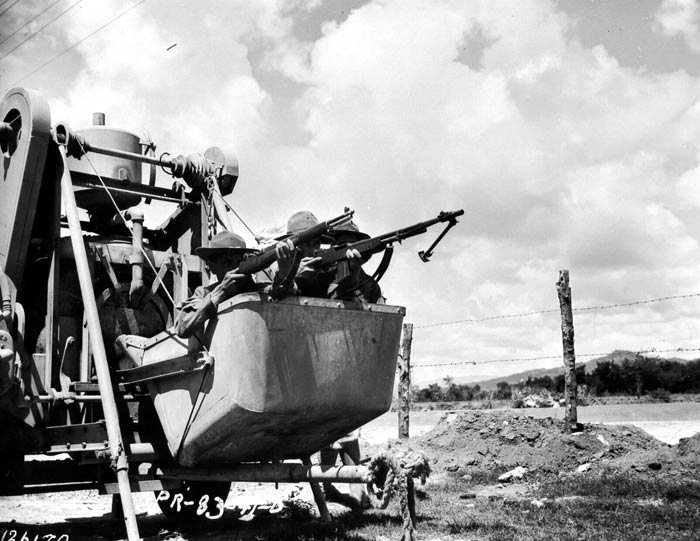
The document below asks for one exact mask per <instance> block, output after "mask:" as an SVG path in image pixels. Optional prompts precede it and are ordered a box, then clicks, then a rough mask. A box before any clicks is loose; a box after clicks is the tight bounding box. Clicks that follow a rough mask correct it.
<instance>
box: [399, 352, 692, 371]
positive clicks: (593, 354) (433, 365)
mask: <svg viewBox="0 0 700 541" xmlns="http://www.w3.org/2000/svg"><path fill="white" fill-rule="evenodd" d="M690 351H700V348H676V349H656V348H652V349H640V350H638V351H635V353H636V354H637V355H641V354H643V353H672V352H673V353H675V352H690ZM605 355H608V353H576V355H575V357H576V358H579V357H604V356H605ZM561 358H562V356H561V355H546V356H542V357H519V358H514V359H490V360H487V361H457V362H454V363H436V364H412V365H411V368H428V367H430V368H432V367H436V366H458V365H465V364H471V365H474V366H477V365H482V364H490V363H510V362H519V361H543V360H550V359H561Z"/></svg>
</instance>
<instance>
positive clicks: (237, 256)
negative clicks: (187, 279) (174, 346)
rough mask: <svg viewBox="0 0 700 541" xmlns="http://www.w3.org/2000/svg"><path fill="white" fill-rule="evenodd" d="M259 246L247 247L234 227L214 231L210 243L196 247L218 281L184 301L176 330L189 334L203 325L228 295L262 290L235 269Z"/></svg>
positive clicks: (178, 333)
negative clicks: (234, 230)
mask: <svg viewBox="0 0 700 541" xmlns="http://www.w3.org/2000/svg"><path fill="white" fill-rule="evenodd" d="M256 252H257V250H255V249H252V248H247V247H246V243H245V240H244V239H243V237H241V236H239V235H236V234H235V233H233V232H232V231H221V232H220V233H217V234H216V235H214V238H212V239H211V242H210V243H209V246H208V247H201V248H197V250H196V254H197V255H198V256H199V257H200V258H201V259H202V260H203V261H204V262H205V263H206V264H207V266H208V267H209V270H210V272H211V273H212V274H214V275H215V276H216V279H217V281H216V282H214V283H211V284H209V285H206V286H199V287H198V288H197V289H195V291H194V294H193V295H192V296H191V297H190V298H189V299H187V300H186V301H185V302H183V303H182V304H181V305H180V306H178V308H179V313H178V316H177V319H176V320H175V325H174V326H175V332H176V333H177V335H178V336H181V337H182V338H188V337H190V336H192V335H193V334H195V333H196V332H198V331H200V330H202V329H203V328H204V322H205V321H206V320H207V319H209V318H211V317H212V316H215V315H216V311H217V307H218V306H219V304H221V303H222V302H223V301H225V300H226V299H230V298H231V297H233V296H234V295H237V294H239V293H250V292H254V291H259V290H260V289H261V288H262V287H263V286H261V285H258V284H256V283H255V282H254V281H253V279H252V278H251V277H250V276H248V275H245V274H237V273H235V272H233V271H234V270H235V269H236V268H237V267H238V265H240V263H241V261H243V259H245V257H246V256H247V255H248V254H253V253H256Z"/></svg>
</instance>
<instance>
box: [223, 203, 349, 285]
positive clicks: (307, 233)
mask: <svg viewBox="0 0 700 541" xmlns="http://www.w3.org/2000/svg"><path fill="white" fill-rule="evenodd" d="M354 213H355V211H354V210H350V209H347V208H346V209H345V212H343V214H341V215H340V216H337V217H335V218H332V219H330V220H327V221H325V222H321V223H319V224H316V225H313V226H311V227H309V228H308V229H304V230H303V231H300V232H299V233H295V234H293V235H291V236H290V237H289V239H290V240H291V241H292V243H293V244H294V246H298V245H299V244H302V243H304V242H308V241H310V240H313V239H315V238H318V237H320V236H321V235H324V234H327V233H330V232H331V231H332V230H333V228H335V227H338V226H340V225H342V224H344V223H347V222H348V221H350V220H351V219H352V216H353V214H354ZM276 260H277V252H276V250H275V246H274V245H273V246H268V247H267V248H265V249H264V250H263V251H262V252H260V253H259V254H257V255H254V256H252V257H249V258H248V259H246V260H245V261H243V262H242V263H241V264H240V265H239V266H238V269H237V271H236V272H238V273H240V274H253V273H256V272H259V271H261V270H263V269H266V268H267V267H269V266H270V265H271V264H272V263H273V262H274V261H276Z"/></svg>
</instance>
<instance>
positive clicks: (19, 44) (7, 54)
mask: <svg viewBox="0 0 700 541" xmlns="http://www.w3.org/2000/svg"><path fill="white" fill-rule="evenodd" d="M60 1H61V0H56V2H54V3H53V4H51V5H50V6H49V7H47V8H46V9H44V11H42V12H41V13H39V15H41V14H42V13H44V12H45V11H46V10H48V9H49V8H51V7H52V6H55V5H56V4H57V3H58V2H60ZM82 1H83V0H78V1H77V2H76V3H75V4H73V5H71V6H70V7H69V8H67V9H65V10H63V11H62V12H61V13H59V14H58V15H56V16H55V17H54V18H53V19H51V20H50V21H49V22H47V23H46V24H45V25H44V26H42V27H41V28H39V30H37V31H36V32H34V33H33V34H29V36H27V37H26V38H24V39H23V40H22V41H20V42H19V43H18V44H17V45H15V47H13V48H12V49H10V50H9V51H7V52H6V53H5V54H4V55H2V56H0V60H2V59H3V58H5V57H7V56H9V55H10V54H11V53H13V52H14V51H16V50H17V49H19V48H20V47H21V46H22V45H24V44H25V43H27V42H28V41H29V40H30V39H32V38H33V37H34V36H36V35H37V34H39V32H41V31H42V30H43V29H44V28H46V27H47V26H49V25H50V24H51V23H53V22H54V21H56V20H57V19H60V18H61V17H63V16H64V15H65V14H66V13H68V12H69V11H70V10H71V9H73V8H74V7H75V6H77V5H78V4H80V2H82ZM39 15H36V16H35V17H34V18H32V19H31V20H29V21H28V22H27V23H26V24H24V25H23V26H20V27H19V28H18V29H17V30H15V31H14V32H13V33H12V34H10V35H9V36H7V37H6V38H5V39H4V40H2V41H0V45H2V44H3V43H5V42H6V41H7V40H8V39H10V38H11V37H12V36H14V35H15V34H16V33H17V32H19V31H20V30H22V28H24V27H25V26H27V25H28V24H29V23H31V22H32V21H33V20H34V19H36V18H37V17H39Z"/></svg>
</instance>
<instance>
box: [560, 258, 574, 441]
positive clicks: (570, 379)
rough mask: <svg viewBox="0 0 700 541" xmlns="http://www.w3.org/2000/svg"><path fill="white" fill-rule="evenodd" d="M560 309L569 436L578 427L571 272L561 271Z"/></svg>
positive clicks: (567, 431) (565, 421)
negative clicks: (570, 284) (570, 285)
mask: <svg viewBox="0 0 700 541" xmlns="http://www.w3.org/2000/svg"><path fill="white" fill-rule="evenodd" d="M557 293H558V295H559V308H560V309H561V337H562V347H563V357H564V399H565V401H566V411H565V417H564V424H565V431H566V433H567V434H569V433H571V432H575V431H576V430H577V427H578V419H577V413H576V355H575V353H574V316H573V312H572V309H571V288H570V287H569V271H568V270H560V271H559V280H557Z"/></svg>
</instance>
